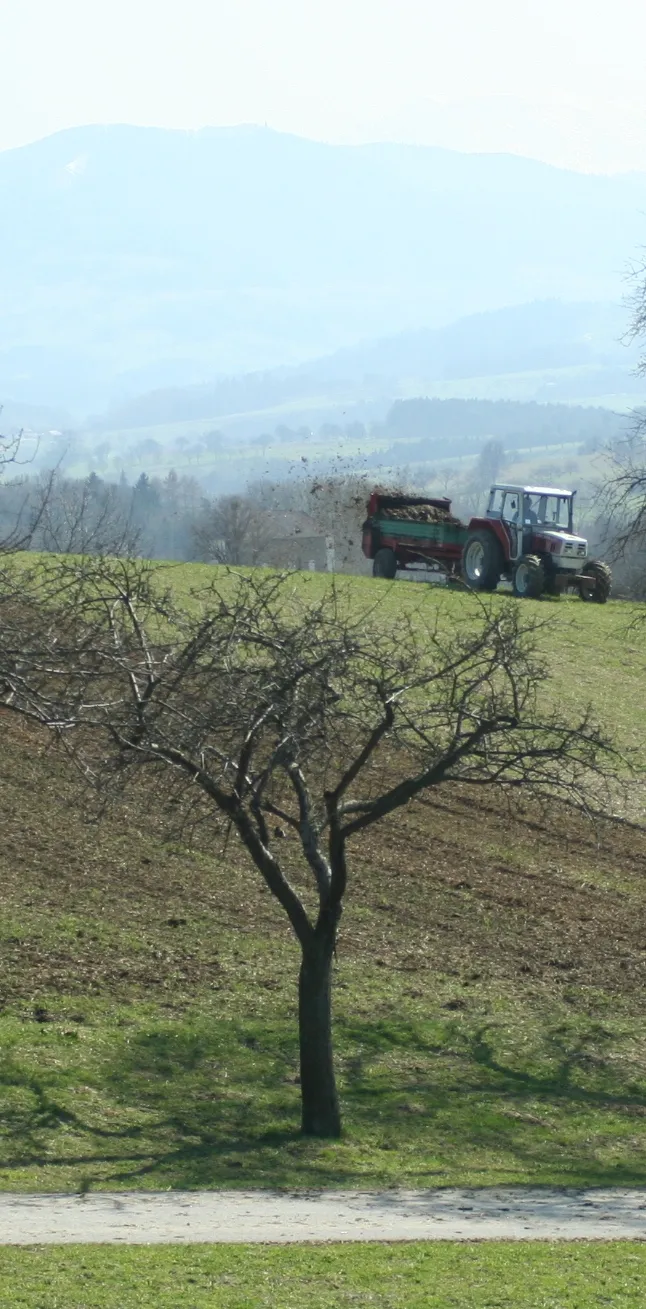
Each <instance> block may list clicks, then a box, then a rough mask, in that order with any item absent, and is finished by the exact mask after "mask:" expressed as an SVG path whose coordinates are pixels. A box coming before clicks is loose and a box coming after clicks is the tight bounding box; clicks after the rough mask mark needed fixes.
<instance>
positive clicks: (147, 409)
mask: <svg viewBox="0 0 646 1309" xmlns="http://www.w3.org/2000/svg"><path fill="white" fill-rule="evenodd" d="M625 326H626V312H625V310H624V309H623V307H622V306H621V305H618V304H612V303H597V304H595V303H592V304H563V303H562V302H560V301H556V300H550V301H535V302H534V303H532V304H528V305H518V306H513V307H512V308H507V309H500V310H494V311H491V312H489V313H483V314H474V315H471V316H470V317H468V318H463V319H459V320H458V321H457V322H455V323H451V324H449V325H448V326H446V327H441V328H424V329H421V330H417V331H412V332H401V333H399V334H397V335H394V336H390V337H386V338H383V339H381V340H377V341H372V342H370V341H369V342H366V343H364V344H361V345H358V346H355V347H353V348H351V349H347V350H339V351H337V352H335V353H334V354H331V355H326V356H324V357H322V358H320V359H315V360H312V361H310V362H308V363H307V364H302V365H299V366H297V367H294V368H279V369H274V370H270V371H267V372H264V373H251V374H244V375H242V376H239V377H232V378H225V379H221V380H220V381H217V382H214V383H212V384H211V385H201V386H191V387H167V388H165V389H159V390H157V391H152V392H148V393H144V394H143V395H140V396H136V397H134V398H133V399H132V400H128V401H126V402H124V403H122V404H120V405H115V406H112V407H111V408H110V409H109V410H108V412H107V414H106V415H105V416H104V417H103V419H102V420H101V421H100V422H96V423H95V424H94V426H95V427H97V428H105V429H110V430H119V429H124V428H125V429H129V428H136V427H149V426H151V425H155V424H166V423H176V422H180V421H182V420H184V421H187V422H189V421H190V422H193V421H195V420H198V419H204V420H206V419H208V420H211V419H212V420H213V421H216V422H217V421H220V420H223V419H227V418H229V419H233V416H235V417H236V419H237V417H238V416H239V415H241V414H250V415H253V414H258V415H259V418H258V422H259V423H262V417H261V416H262V414H263V413H266V414H267V418H268V420H269V413H268V411H270V410H271V409H274V408H275V407H276V406H280V405H286V404H295V405H297V406H300V407H301V409H302V410H303V412H304V411H305V410H306V409H309V411H310V412H314V413H315V411H316V405H317V401H318V404H319V406H320V421H324V420H325V418H326V416H327V411H328V409H329V406H330V404H331V403H332V404H334V403H336V404H337V406H338V407H339V408H342V406H343V404H344V403H347V404H350V403H352V404H361V403H367V402H369V401H371V400H376V399H379V398H380V399H381V400H382V402H383V404H382V411H384V410H385V407H386V403H387V399H394V398H396V397H403V396H409V395H415V394H416V395H424V394H436V393H438V390H440V391H441V393H442V394H443V395H449V394H450V393H451V391H452V389H453V392H454V394H456V395H458V394H460V391H461V389H464V388H463V387H462V388H461V387H460V384H461V383H463V382H464V381H465V380H468V379H475V380H476V383H477V382H478V381H479V382H480V383H481V384H482V382H483V380H486V379H487V378H491V379H495V384H496V385H497V387H498V394H497V395H496V396H495V397H493V398H499V399H505V398H509V399H515V398H523V399H539V400H543V401H546V400H549V401H554V400H559V399H565V400H570V399H573V400H579V401H581V402H586V401H588V400H589V399H591V398H594V397H595V396H596V395H605V394H610V393H612V392H613V391H620V390H621V391H625V392H628V393H631V392H634V394H635V397H636V398H637V397H639V396H643V394H644V391H645V389H646V388H645V387H644V383H643V380H642V379H639V378H635V377H634V375H633V373H632V372H631V369H633V368H634V365H635V363H636V360H637V351H636V348H635V347H632V348H627V347H626V346H625V345H624V344H622V341H621V336H622V333H623V332H625ZM519 375H522V380H521V381H519V380H518V376H519ZM452 382H453V383H455V384H456V385H455V387H453V388H452V387H451V383H452ZM514 386H516V388H521V387H522V389H523V394H522V396H521V395H520V394H519V395H515V394H514ZM467 389H468V388H467ZM473 390H474V394H475V395H476V396H477V393H478V385H477V384H476V385H475V386H474V388H473ZM386 398H387V399H386ZM483 398H486V397H483ZM225 425H226V424H225Z"/></svg>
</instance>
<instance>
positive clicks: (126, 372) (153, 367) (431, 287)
mask: <svg viewBox="0 0 646 1309" xmlns="http://www.w3.org/2000/svg"><path fill="white" fill-rule="evenodd" d="M0 193H1V195H2V200H3V203H2V204H1V205H0V306H1V312H0V399H2V398H3V397H4V398H6V399H12V400H14V401H17V402H21V401H22V402H26V403H40V404H43V403H49V404H51V405H57V406H64V407H71V408H73V409H74V410H75V412H76V413H77V414H78V413H82V412H87V411H94V412H96V411H98V410H101V409H103V408H105V407H106V405H107V404H108V403H109V402H110V401H111V400H112V401H115V400H118V399H120V400H126V399H128V398H130V397H132V396H134V395H136V394H137V393H138V392H141V391H146V390H151V389H153V388H158V387H167V386H175V387H180V388H182V387H185V386H186V385H187V384H191V383H200V382H208V381H211V382H212V381H213V379H217V378H218V377H220V378H222V377H225V376H230V375H231V374H234V373H235V374H237V373H242V372H250V371H260V370H262V371H265V370H267V369H270V368H273V367H274V366H277V365H279V364H282V363H284V364H292V365H297V364H299V363H304V362H305V361H306V360H307V359H310V358H315V357H317V356H321V355H324V354H326V353H329V352H330V351H332V350H334V349H336V348H338V347H339V346H344V347H350V346H355V345H356V344H357V343H358V342H359V341H361V340H362V339H367V338H376V337H380V336H384V337H385V336H388V337H390V338H392V337H393V336H394V335H395V334H396V333H397V332H400V331H410V330H412V329H415V328H419V327H420V326H421V325H423V324H427V325H429V326H430V328H433V327H439V326H441V325H442V324H445V323H447V322H449V321H451V320H456V319H457V318H460V317H463V316H465V315H471V314H476V313H479V312H482V311H487V310H493V309H499V308H502V307H503V306H506V305H513V304H521V303H523V302H527V301H531V300H533V299H536V298H540V299H546V298H554V297H556V298H560V299H563V300H570V301H582V300H587V301H597V302H599V301H600V302H603V301H608V300H614V299H617V298H618V296H619V295H620V294H621V276H622V270H623V269H624V268H625V266H626V263H627V261H628V260H629V258H630V257H631V255H632V254H633V253H634V251H635V249H636V248H637V247H638V246H639V245H640V244H641V243H642V242H643V239H644V229H645V220H644V217H643V215H644V210H645V209H646V174H641V173H640V174H631V175H627V176H623V177H600V176H590V175H583V174H579V173H570V172H566V171H564V170H559V169H555V168H550V167H548V166H547V165H544V164H540V163H536V162H533V161H529V160H524V159H520V158H516V157H513V156H503V155H465V154H458V153H455V152H451V151H446V150H437V149H430V148H425V147H414V146H398V145H370V146H329V145H325V144H322V143H320V142H312V141H306V140H301V139H299V138H296V137H293V136H287V135H282V134H280V133H276V132H272V131H269V130H267V129H262V128H255V127H240V128H217V129H216V128H213V129H205V130H203V131H200V132H193V133H190V132H173V131H163V130H158V129H152V128H134V127H126V126H116V127H107V128H104V127H87V128H80V129H74V130H71V131H66V132H60V133H58V134H57V135H55V136H52V137H49V138H47V139H45V140H43V141H39V142H36V143H34V144H32V145H28V146H24V147H22V148H20V149H17V150H10V151H5V152H3V153H0ZM445 346H446V349H447V350H449V346H448V344H447V342H445ZM458 346H459V350H461V351H462V353H463V354H464V353H465V352H466V350H467V346H468V342H467V341H466V340H464V341H462V342H461V343H458V342H456V343H455V348H456V349H458ZM389 349H391V348H390V347H389ZM391 353H392V350H391ZM521 353H522V352H521ZM493 354H494V355H495V350H494V351H493ZM449 355H450V351H449ZM452 366H453V365H452V364H451V367H452ZM471 366H472V365H469V367H471ZM492 366H493V358H492V360H490V363H489V367H492ZM370 367H371V368H376V367H378V364H377V362H376V361H374V360H373V363H372V364H370ZM379 367H380V366H379Z"/></svg>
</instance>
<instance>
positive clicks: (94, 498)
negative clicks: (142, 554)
mask: <svg viewBox="0 0 646 1309" xmlns="http://www.w3.org/2000/svg"><path fill="white" fill-rule="evenodd" d="M37 499H38V500H39V502H41V503H39V519H38V528H37V531H36V532H35V544H36V545H37V547H38V548H39V549H41V550H46V551H48V552H51V553H54V554H79V555H89V554H109V555H134V554H136V553H137V550H138V547H139V539H140V531H139V528H138V527H137V526H136V525H135V524H134V523H133V522H132V518H131V515H130V513H129V512H127V511H124V497H123V494H122V493H121V489H120V488H119V487H117V486H113V485H110V483H106V482H102V481H101V480H100V478H98V477H96V475H90V477H88V478H86V479H85V481H78V480H73V479H68V478H67V479H66V478H62V477H60V476H59V475H58V474H56V473H55V474H54V475H53V476H50V477H49V478H47V479H45V481H44V482H41V485H40V487H39V492H38V495H37Z"/></svg>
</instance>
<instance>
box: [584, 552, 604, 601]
mask: <svg viewBox="0 0 646 1309" xmlns="http://www.w3.org/2000/svg"><path fill="white" fill-rule="evenodd" d="M583 574H584V576H585V577H589V578H590V583H589V584H588V583H586V582H581V583H580V585H579V595H580V596H581V599H582V600H587V601H589V602H591V603H593V604H598V605H605V603H606V600H607V599H608V597H609V595H610V592H611V590H612V573H611V571H610V569H609V567H608V565H607V564H602V562H601V560H600V559H591V560H590V561H589V563H587V564H586V565H585V568H584V569H583Z"/></svg>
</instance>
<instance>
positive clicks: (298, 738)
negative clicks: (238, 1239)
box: [0, 559, 612, 1137]
mask: <svg viewBox="0 0 646 1309" xmlns="http://www.w3.org/2000/svg"><path fill="white" fill-rule="evenodd" d="M0 603H2V622H0V702H3V703H4V704H5V705H6V706H7V707H9V708H10V709H13V710H15V711H16V712H17V713H19V714H23V715H27V716H28V717H30V718H32V719H35V720H37V721H38V722H40V723H41V724H45V725H46V726H47V727H49V728H50V729H51V730H52V731H53V732H55V733H56V734H57V736H58V737H59V739H60V741H61V742H62V744H63V745H64V747H65V748H66V749H67V750H68V751H69V753H70V754H71V756H72V757H73V758H74V760H75V761H76V762H77V764H78V765H79V766H80V768H81V769H82V772H83V775H84V777H85V778H86V779H87V781H88V782H89V783H91V784H92V786H94V787H96V788H98V790H99V792H101V793H104V794H105V793H109V792H110V789H111V788H112V787H113V786H115V785H116V786H117V787H126V788H127V787H129V786H130V785H131V784H132V783H133V782H134V779H135V776H136V775H138V774H139V773H140V772H141V771H142V770H144V771H145V770H152V771H154V773H155V776H156V783H155V791H154V795H155V798H156V800H157V802H158V803H162V801H161V799H160V797H161V795H162V790H161V789H160V782H161V779H162V778H164V777H166V779H167V780H168V782H169V783H171V782H172V783H173V786H174V787H176V788H179V797H180V798H181V803H182V804H183V806H184V809H185V811H186V812H187V813H188V812H190V811H191V810H192V808H193V807H194V806H195V805H196V803H197V804H198V806H199V807H200V812H201V814H202V816H203V818H204V821H206V822H209V821H210V822H213V823H215V824H216V825H217V821H219V822H220V823H221V822H222V820H223V819H224V820H225V823H226V825H227V827H228V828H229V830H230V831H231V832H232V833H234V834H235V836H236V837H237V838H238V840H239V842H240V844H241V846H242V847H244V849H245V850H246V851H247V854H248V855H249V856H250V858H251V860H252V861H253V863H254V865H255V867H256V869H257V870H258V872H259V874H260V876H261V877H262V878H263V879H264V882H265V883H266V885H267V887H268V888H269V890H270V891H271V893H272V895H274V896H275V898H276V900H277V901H278V903H279V905H280V906H281V908H282V910H283V911H284V913H285V915H286V916H287V919H288V920H289V923H290V924H291V928H292V930H293V932H294V933H295V936H296V938H297V939H298V942H299V945H300V950H301V965H300V974H299V983H298V996H299V1032H300V1071H301V1096H302V1130H303V1132H305V1133H309V1134H314V1135H317V1136H322V1137H335V1136H337V1135H338V1134H339V1132H340V1130H341V1118H340V1111H339V1102H338V1097H337V1090H336V1084H335V1075H334V1062H333V1055H332V1025H331V987H332V969H333V959H334V955H335V950H336V946H337V935H338V927H339V920H340V917H341V912H342V907H343V900H344V896H345V892H346V887H347V884H348V878H349V876H350V873H351V863H352V852H353V850H354V848H356V844H357V842H359V841H360V840H361V838H362V834H363V833H364V832H366V831H367V830H368V828H370V827H371V826H372V825H374V824H375V823H378V822H379V821H380V820H382V819H384V818H386V817H387V816H389V815H393V814H395V813H396V812H397V811H398V810H400V809H401V808H402V807H403V806H406V805H408V804H410V803H411V802H412V801H414V800H415V798H416V797H419V796H421V795H422V794H425V795H427V796H428V795H429V793H433V792H436V791H438V790H439V789H442V788H447V787H452V786H454V785H460V786H463V787H464V786H466V787H473V788H475V789H478V788H481V787H489V788H491V787H498V788H502V789H503V790H504V791H506V792H508V793H513V792H516V791H518V790H521V791H522V792H523V793H526V792H527V793H530V794H532V795H540V794H541V793H542V794H543V795H545V796H546V797H548V798H549V800H550V802H556V801H557V800H558V799H559V798H560V799H561V800H570V801H575V802H577V803H583V802H585V800H586V797H589V796H590V795H591V794H594V795H595V803H598V799H599V798H598V794H597V792H598V788H599V787H600V786H601V785H602V784H603V779H604V776H605V774H606V771H607V770H608V769H609V760H610V758H611V754H612V751H611V749H610V746H609V745H608V743H607V742H606V741H605V739H604V737H603V735H602V734H601V732H600V731H599V730H598V728H597V727H596V726H595V725H594V723H593V722H592V720H591V717H590V715H589V714H584V715H583V716H582V717H580V718H578V719H574V720H567V719H566V717H565V716H564V715H563V714H562V713H561V712H560V711H559V710H558V709H554V710H550V708H549V707H547V706H548V705H549V697H548V696H547V695H544V696H541V695H539V692H540V691H541V688H542V684H543V682H544V681H545V679H546V677H547V674H546V672H545V667H544V662H543V660H542V659H541V657H540V656H539V655H538V654H537V653H536V646H535V626H532V625H531V624H530V625H529V626H527V625H526V624H524V622H523V620H522V619H521V616H520V610H519V607H518V606H517V605H515V604H514V603H511V602H503V603H502V604H501V603H499V602H498V603H496V604H494V603H491V604H490V605H489V606H488V607H487V606H485V605H481V604H479V603H477V604H476V606H475V608H471V607H470V608H469V610H468V612H466V611H465V613H464V615H463V618H462V619H460V618H458V617H456V615H455V610H454V609H453V610H452V609H446V610H444V609H442V608H439V609H438V605H437V602H436V600H435V598H434V597H431V596H430V595H428V596H426V598H420V601H419V608H418V609H417V611H416V612H415V613H414V614H412V615H411V614H409V615H408V616H406V615H405V614H400V615H399V616H396V615H395V616H388V615H387V614H386V613H385V612H384V610H383V607H382V606H378V607H376V608H375V609H374V610H372V611H369V612H366V610H365V609H361V610H359V611H358V610H357V603H356V591H355V590H353V589H352V587H351V586H346V587H345V588H343V587H341V588H339V587H338V586H333V585H330V586H329V587H327V588H326V589H325V592H324V594H323V596H322V597H321V598H319V599H315V600H311V599H309V591H308V592H307V594H306V593H305V592H304V591H303V590H302V589H299V588H298V587H295V586H294V583H293V580H290V578H289V576H282V577H277V576H272V575H269V574H266V573H265V574H259V573H256V574H252V575H249V576H239V575H236V574H235V573H228V574H225V575H221V574H220V575H219V576H218V577H216V578H214V580H213V581H212V582H211V584H210V585H209V586H208V587H206V588H204V589H198V590H195V591H193V592H192V593H191V594H190V595H188V596H185V597H184V598H183V599H182V600H178V599H177V598H174V597H173V595H172V594H171V593H170V592H164V591H163V590H162V586H161V577H160V574H159V573H155V571H154V568H153V567H152V566H151V565H147V564H142V563H139V562H132V561H126V560H108V559H94V560H85V561H80V562H75V561H73V560H71V559H68V560H64V559H62V560H59V561H58V562H57V561H51V562H50V564H49V566H48V569H46V570H44V569H41V570H40V571H39V572H34V574H33V575H32V577H31V580H30V582H29V585H25V579H24V578H22V577H20V578H19V579H18V584H17V586H15V587H14V589H13V590H12V589H11V585H10V581H9V580H8V579H7V578H6V577H5V584H4V590H3V591H2V592H1V593H0ZM451 615H453V616H451ZM177 799H178V793H177V791H176V793H175V802H176V803H177ZM285 838H287V839H285ZM214 839H215V836H214ZM229 876H230V877H231V878H232V879H233V878H235V876H236V869H235V865H234V864H233V863H232V864H231V866H230V868H229ZM301 888H302V889H301ZM420 893H422V888H420Z"/></svg>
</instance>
